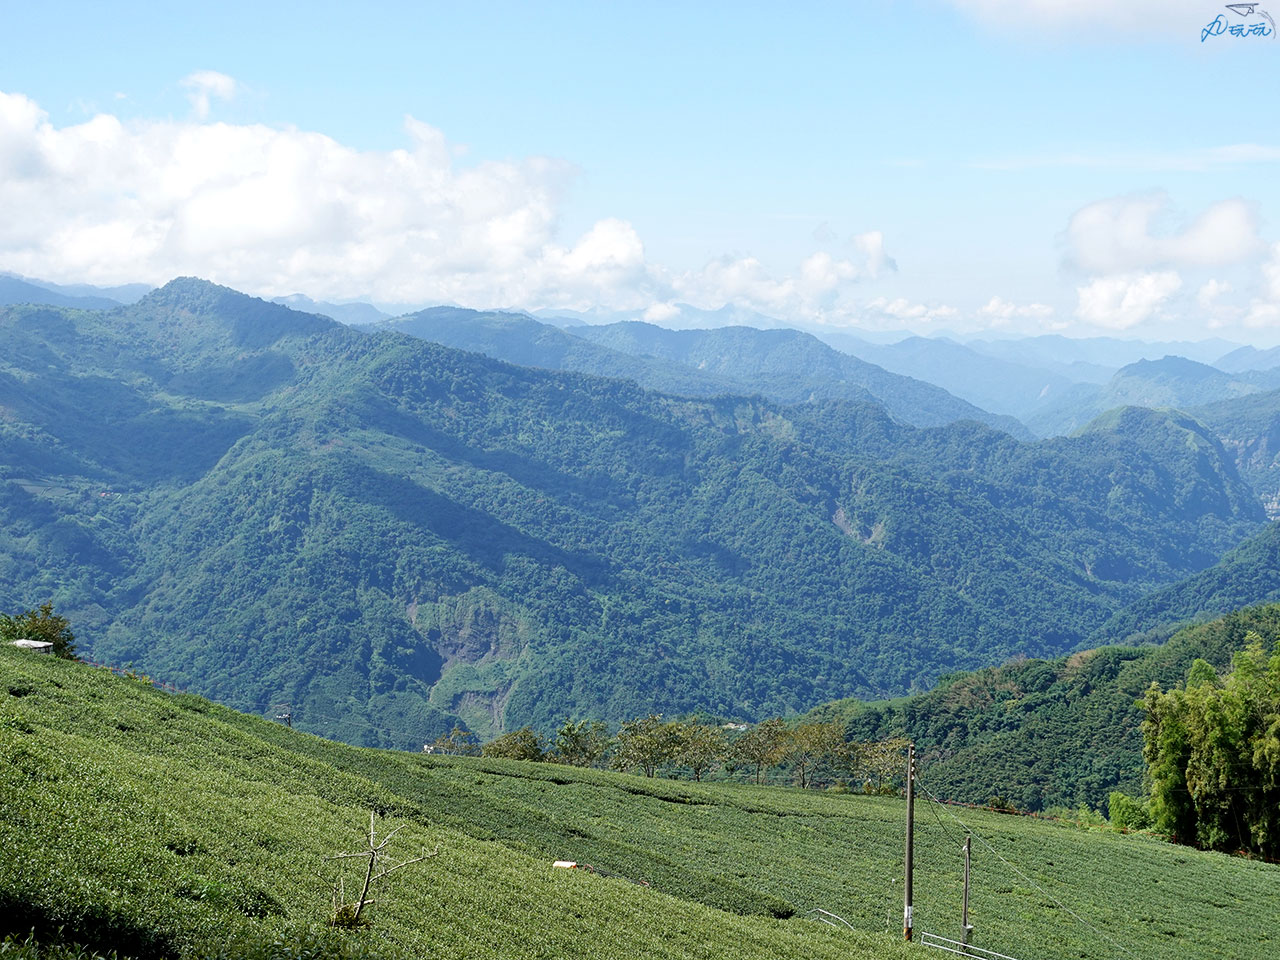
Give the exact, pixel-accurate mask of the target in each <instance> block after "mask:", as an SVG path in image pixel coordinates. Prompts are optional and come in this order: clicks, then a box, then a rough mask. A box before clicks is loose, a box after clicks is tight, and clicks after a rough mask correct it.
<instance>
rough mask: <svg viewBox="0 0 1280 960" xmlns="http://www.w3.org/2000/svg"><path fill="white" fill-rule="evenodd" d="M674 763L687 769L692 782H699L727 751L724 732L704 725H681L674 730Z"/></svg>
mask: <svg viewBox="0 0 1280 960" xmlns="http://www.w3.org/2000/svg"><path fill="white" fill-rule="evenodd" d="M676 737H677V743H676V756H675V759H676V762H677V763H679V764H680V765H682V766H685V767H688V768H689V769H690V771H692V773H693V779H694V780H701V779H702V775H703V774H704V773H706V772H707V771H708V770H709V769H711V767H712V766H714V765H715V763H716V762H717V761H718V760H721V759H723V757H724V755H725V752H726V750H728V746H729V745H728V741H726V740H725V736H724V731H722V730H721V729H720V728H719V727H713V726H710V725H708V724H705V723H696V722H695V723H682V724H680V725H679V726H678V727H677V728H676Z"/></svg>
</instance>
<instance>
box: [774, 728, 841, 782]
mask: <svg viewBox="0 0 1280 960" xmlns="http://www.w3.org/2000/svg"><path fill="white" fill-rule="evenodd" d="M845 753H846V745H845V739H844V724H842V723H839V722H832V723H804V724H801V725H800V726H798V727H793V728H792V729H790V730H788V731H786V733H785V734H784V735H783V737H782V742H781V745H780V750H779V757H780V760H781V762H783V763H789V764H790V765H791V769H792V771H793V773H794V774H795V778H796V782H797V783H798V784H799V785H800V789H802V790H803V789H804V788H805V787H808V786H809V785H810V783H811V781H812V780H813V774H814V772H815V771H816V770H817V769H818V767H819V766H821V765H822V764H832V763H835V762H837V761H838V760H839V759H840V758H841V757H842V756H843V755H844V754H845Z"/></svg>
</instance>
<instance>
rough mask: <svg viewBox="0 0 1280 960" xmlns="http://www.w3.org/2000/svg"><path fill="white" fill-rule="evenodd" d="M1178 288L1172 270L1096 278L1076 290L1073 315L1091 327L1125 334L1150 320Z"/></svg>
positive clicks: (1179, 281) (1179, 282) (1180, 279)
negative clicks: (1074, 313) (1125, 331)
mask: <svg viewBox="0 0 1280 960" xmlns="http://www.w3.org/2000/svg"><path fill="white" fill-rule="evenodd" d="M1181 287H1182V278H1181V277H1180V276H1178V274H1177V273H1176V272H1174V271H1172V270H1165V271H1161V272H1159V273H1129V274H1117V275H1115V276H1109V277H1098V278H1096V279H1094V280H1092V281H1091V282H1089V283H1088V284H1086V285H1085V286H1083V287H1078V288H1077V289H1076V294H1077V297H1078V298H1079V299H1078V303H1077V306H1076V315H1077V316H1078V317H1080V319H1081V320H1084V321H1085V322H1086V323H1091V324H1093V325H1094V326H1098V327H1107V328H1109V329H1112V330H1127V329H1128V328H1130V327H1134V326H1137V325H1138V324H1140V323H1142V322H1144V321H1146V320H1148V319H1150V318H1151V317H1153V316H1154V315H1155V314H1156V312H1157V310H1158V309H1159V308H1160V306H1161V305H1162V304H1163V303H1164V302H1165V301H1166V300H1168V299H1169V297H1171V296H1173V295H1174V294H1175V293H1177V292H1178V290H1179V289H1181Z"/></svg>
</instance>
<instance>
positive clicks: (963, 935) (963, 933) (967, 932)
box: [960, 836, 973, 946]
mask: <svg viewBox="0 0 1280 960" xmlns="http://www.w3.org/2000/svg"><path fill="white" fill-rule="evenodd" d="M972 843H973V837H971V836H969V837H965V838H964V915H963V917H962V919H961V927H960V942H961V943H963V944H964V945H965V946H968V945H969V937H970V936H971V935H972V934H973V927H971V926H970V925H969V852H970V846H971V844H972Z"/></svg>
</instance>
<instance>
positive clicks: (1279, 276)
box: [1244, 243, 1280, 328]
mask: <svg viewBox="0 0 1280 960" xmlns="http://www.w3.org/2000/svg"><path fill="white" fill-rule="evenodd" d="M1261 274H1262V276H1261V278H1260V279H1261V280H1262V284H1261V288H1260V289H1259V291H1258V296H1256V297H1254V298H1253V299H1252V300H1251V301H1250V302H1249V307H1248V309H1247V311H1246V312H1245V316H1244V325H1245V326H1246V327H1253V328H1258V327H1276V326H1280V243H1276V244H1272V246H1271V249H1270V256H1268V258H1267V259H1266V260H1265V261H1264V262H1263V264H1262V270H1261Z"/></svg>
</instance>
